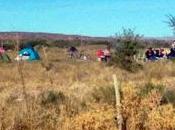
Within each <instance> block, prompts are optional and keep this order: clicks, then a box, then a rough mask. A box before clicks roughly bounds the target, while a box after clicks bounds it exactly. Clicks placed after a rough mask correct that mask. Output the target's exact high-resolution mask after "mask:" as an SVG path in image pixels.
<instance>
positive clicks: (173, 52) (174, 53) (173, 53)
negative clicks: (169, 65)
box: [167, 48, 175, 59]
mask: <svg viewBox="0 0 175 130" xmlns="http://www.w3.org/2000/svg"><path fill="white" fill-rule="evenodd" d="M167 57H168V59H172V58H175V48H171V49H170V53H169V54H168V55H167Z"/></svg>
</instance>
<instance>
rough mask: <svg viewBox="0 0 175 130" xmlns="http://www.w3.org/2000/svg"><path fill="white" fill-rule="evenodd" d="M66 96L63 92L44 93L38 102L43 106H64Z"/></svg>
mask: <svg viewBox="0 0 175 130" xmlns="http://www.w3.org/2000/svg"><path fill="white" fill-rule="evenodd" d="M65 99H66V96H65V95H64V94H63V93H62V92H55V91H44V92H43V93H41V94H40V95H39V98H38V101H39V103H40V104H41V105H49V104H62V103H63V102H64V101H65Z"/></svg>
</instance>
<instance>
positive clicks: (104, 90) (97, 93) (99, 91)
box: [92, 86, 115, 105]
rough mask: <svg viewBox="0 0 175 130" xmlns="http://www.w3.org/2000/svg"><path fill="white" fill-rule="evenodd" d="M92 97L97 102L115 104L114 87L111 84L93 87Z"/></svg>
mask: <svg viewBox="0 0 175 130" xmlns="http://www.w3.org/2000/svg"><path fill="white" fill-rule="evenodd" d="M92 97H93V99H94V100H95V101H96V102H98V103H100V102H101V103H107V104H110V105H115V89H114V87H113V86H105V87H99V88H95V89H94V90H93V92H92Z"/></svg>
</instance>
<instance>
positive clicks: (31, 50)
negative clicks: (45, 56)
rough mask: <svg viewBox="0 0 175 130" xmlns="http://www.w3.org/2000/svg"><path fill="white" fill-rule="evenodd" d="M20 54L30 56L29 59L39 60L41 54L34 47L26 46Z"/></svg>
mask: <svg viewBox="0 0 175 130" xmlns="http://www.w3.org/2000/svg"><path fill="white" fill-rule="evenodd" d="M19 55H22V56H29V59H28V60H29V61H32V60H39V59H40V56H39V54H38V52H37V51H36V50H35V49H34V48H33V47H26V48H24V49H22V50H21V51H20V52H19Z"/></svg>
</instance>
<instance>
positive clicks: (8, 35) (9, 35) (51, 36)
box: [0, 32, 110, 41]
mask: <svg viewBox="0 0 175 130" xmlns="http://www.w3.org/2000/svg"><path fill="white" fill-rule="evenodd" d="M17 38H18V39H20V40H37V39H44V40H70V41H71V40H78V39H79V40H80V39H81V40H87V41H88V40H93V41H104V40H110V38H108V37H89V36H80V35H64V34H55V33H34V32H0V40H15V39H17Z"/></svg>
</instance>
